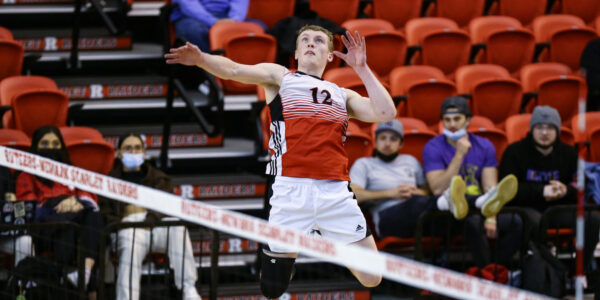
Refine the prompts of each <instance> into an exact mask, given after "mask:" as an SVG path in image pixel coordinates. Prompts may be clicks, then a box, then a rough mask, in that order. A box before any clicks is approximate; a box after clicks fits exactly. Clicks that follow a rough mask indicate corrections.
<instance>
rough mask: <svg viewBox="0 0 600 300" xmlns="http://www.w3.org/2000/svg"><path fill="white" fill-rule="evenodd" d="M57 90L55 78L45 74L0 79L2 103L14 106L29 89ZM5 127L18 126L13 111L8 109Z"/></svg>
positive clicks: (0, 98) (5, 115) (0, 101)
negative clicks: (44, 75) (17, 99)
mask: <svg viewBox="0 0 600 300" xmlns="http://www.w3.org/2000/svg"><path fill="white" fill-rule="evenodd" d="M37 90H40V91H42V90H44V91H57V92H58V87H57V85H56V83H55V82H54V80H52V79H50V78H48V77H43V76H12V77H9V78H6V79H4V80H2V81H0V105H4V106H12V104H13V101H14V100H15V99H16V98H17V97H18V96H19V95H20V94H22V93H25V92H29V91H37ZM2 124H3V126H4V128H16V125H15V122H14V118H13V112H12V111H7V112H6V113H4V116H3V118H2Z"/></svg>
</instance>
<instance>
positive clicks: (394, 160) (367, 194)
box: [350, 120, 491, 238]
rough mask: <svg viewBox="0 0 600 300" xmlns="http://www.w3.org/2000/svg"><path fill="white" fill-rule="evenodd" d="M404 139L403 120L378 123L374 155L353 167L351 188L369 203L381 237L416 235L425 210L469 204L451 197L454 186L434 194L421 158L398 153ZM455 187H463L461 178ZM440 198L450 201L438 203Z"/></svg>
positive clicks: (462, 199)
mask: <svg viewBox="0 0 600 300" xmlns="http://www.w3.org/2000/svg"><path fill="white" fill-rule="evenodd" d="M403 140H404V128H403V126H402V123H401V122H400V121H398V120H392V121H389V122H385V123H379V124H378V125H377V129H376V130H375V151H374V155H373V157H363V158H360V159H358V160H357V161H356V162H355V163H354V165H352V169H350V180H351V183H350V187H351V188H352V191H353V192H354V193H355V194H356V199H357V200H358V202H359V203H362V204H365V203H366V204H367V205H368V207H369V210H370V212H371V215H372V217H373V223H374V225H375V230H376V232H377V234H378V235H379V236H380V237H386V236H396V237H401V238H410V237H414V235H415V229H416V226H417V221H418V218H419V216H420V215H421V214H422V213H424V212H426V211H434V210H448V207H450V206H466V205H467V204H466V202H465V199H464V197H452V196H451V195H452V193H451V190H452V188H449V189H448V192H447V193H446V194H447V196H445V197H443V198H442V197H440V196H431V192H430V190H429V187H428V186H427V180H426V179H425V174H424V172H423V168H421V164H420V163H419V161H418V160H417V159H416V158H414V157H413V156H411V155H408V154H398V151H399V150H400V149H402V145H403ZM454 190H455V191H456V190H460V186H459V182H458V181H456V182H455V185H454ZM438 198H442V200H443V201H450V202H451V203H445V204H444V205H442V204H438ZM452 198H454V199H452ZM490 200H491V198H490ZM461 201H462V202H461ZM457 218H461V216H458V215H457Z"/></svg>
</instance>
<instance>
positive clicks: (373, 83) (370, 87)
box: [333, 31, 396, 122]
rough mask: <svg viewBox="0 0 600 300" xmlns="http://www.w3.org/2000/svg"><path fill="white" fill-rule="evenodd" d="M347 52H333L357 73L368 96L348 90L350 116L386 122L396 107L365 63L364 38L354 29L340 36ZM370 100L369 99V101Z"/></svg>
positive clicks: (363, 119) (367, 120) (369, 120)
mask: <svg viewBox="0 0 600 300" xmlns="http://www.w3.org/2000/svg"><path fill="white" fill-rule="evenodd" d="M342 42H343V43H344V46H346V49H348V52H347V53H345V54H344V53H342V52H339V51H334V52H333V54H335V55H336V56H338V57H339V58H341V59H343V60H344V61H345V62H346V64H347V65H348V66H351V67H352V68H353V69H354V71H355V72H356V73H357V74H358V76H359V77H360V79H361V80H362V82H363V84H364V85H365V87H366V89H367V93H368V94H369V98H368V99H367V98H364V97H361V96H360V95H359V94H358V93H356V92H354V91H348V92H347V93H346V95H347V98H348V100H347V107H348V112H349V113H350V116H351V117H354V118H357V119H359V120H362V121H366V122H387V121H390V120H392V119H393V118H394V117H395V116H396V107H395V106H394V102H393V101H392V97H391V96H390V94H389V93H388V91H387V90H386V89H385V87H384V86H383V85H382V84H381V82H379V80H377V77H375V74H373V72H372V71H371V69H370V68H369V66H368V65H367V48H366V45H365V38H364V37H361V36H360V35H359V34H358V31H355V33H354V36H353V35H352V33H350V32H349V31H347V32H346V36H342ZM369 100H370V101H369Z"/></svg>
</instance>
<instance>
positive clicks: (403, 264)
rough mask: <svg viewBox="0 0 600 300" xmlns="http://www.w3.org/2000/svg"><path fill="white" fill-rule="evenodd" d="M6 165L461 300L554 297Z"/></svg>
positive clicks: (11, 159)
mask: <svg viewBox="0 0 600 300" xmlns="http://www.w3.org/2000/svg"><path fill="white" fill-rule="evenodd" d="M0 165H2V166H4V167H7V168H11V169H16V170H21V171H24V172H27V173H30V174H33V175H36V176H41V177H44V178H47V179H50V180H53V181H56V182H60V183H62V184H64V185H66V186H69V187H71V188H78V189H81V190H85V191H88V192H91V193H95V194H98V195H102V196H104V197H107V198H111V199H115V200H119V201H122V202H126V203H129V204H134V205H138V206H141V207H144V208H147V209H150V210H154V211H157V212H160V213H163V214H166V215H171V216H174V217H177V218H180V219H182V220H186V221H189V222H193V223H197V224H200V225H202V226H205V227H208V228H212V229H214V230H218V231H223V232H227V233H229V234H233V235H236V236H240V237H243V238H247V239H250V240H254V241H259V242H262V243H274V244H277V245H279V246H282V247H286V248H293V249H299V252H301V253H303V254H306V255H309V256H312V257H316V258H319V259H323V260H326V261H328V262H331V263H336V264H339V265H343V266H347V267H350V268H352V269H356V270H360V271H364V272H370V273H374V274H382V275H383V277H385V278H387V279H390V280H393V281H397V282H400V283H403V284H407V285H410V286H414V287H418V288H422V289H426V290H430V291H432V292H434V293H437V294H442V295H446V296H450V297H454V298H459V299H511V300H525V299H527V300H534V299H549V298H547V297H545V296H541V295H538V294H534V293H531V292H528V291H524V290H519V289H516V288H512V287H509V286H505V285H500V284H497V283H494V282H491V281H487V280H483V279H480V278H475V277H472V276H468V275H465V274H462V273H458V272H455V271H452V270H448V269H443V268H440V267H436V266H432V265H428V264H424V263H421V262H417V261H413V260H410V259H407V258H404V257H400V256H394V255H390V254H387V253H378V252H375V251H372V250H369V249H365V248H361V247H357V246H351V245H346V244H343V243H339V242H336V241H331V240H325V239H323V238H320V237H318V236H308V235H306V234H303V233H301V232H299V231H295V230H291V229H288V228H285V227H281V226H276V225H272V224H269V223H267V222H266V221H264V220H261V219H258V218H255V217H251V216H247V215H244V214H242V213H238V212H234V211H228V210H224V209H219V208H217V207H216V206H212V205H208V204H205V203H202V202H199V201H194V200H187V199H184V198H181V197H179V196H176V195H174V194H170V193H166V192H163V191H160V190H155V189H152V188H148V187H145V186H142V185H137V184H133V183H130V182H126V181H123V180H120V179H116V178H112V177H109V176H105V175H101V174H98V173H94V172H90V171H87V170H84V169H81V168H77V167H74V166H70V165H66V164H63V163H59V162H56V161H53V160H50V159H47V158H44V157H41V156H37V155H34V154H31V153H27V152H23V151H19V150H15V149H11V148H7V147H2V146H0Z"/></svg>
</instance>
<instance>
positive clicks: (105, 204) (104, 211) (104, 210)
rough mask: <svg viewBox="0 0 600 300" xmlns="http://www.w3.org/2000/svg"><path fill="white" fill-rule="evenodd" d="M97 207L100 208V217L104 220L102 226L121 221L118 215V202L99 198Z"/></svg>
mask: <svg viewBox="0 0 600 300" xmlns="http://www.w3.org/2000/svg"><path fill="white" fill-rule="evenodd" d="M98 205H99V206H100V215H102V218H103V219H104V224H106V225H108V224H111V223H115V222H119V221H121V220H120V219H119V213H118V211H119V208H118V206H119V202H118V201H116V200H112V199H108V198H105V197H102V196H100V197H98Z"/></svg>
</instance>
